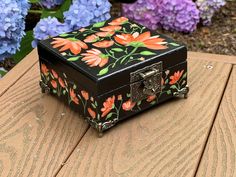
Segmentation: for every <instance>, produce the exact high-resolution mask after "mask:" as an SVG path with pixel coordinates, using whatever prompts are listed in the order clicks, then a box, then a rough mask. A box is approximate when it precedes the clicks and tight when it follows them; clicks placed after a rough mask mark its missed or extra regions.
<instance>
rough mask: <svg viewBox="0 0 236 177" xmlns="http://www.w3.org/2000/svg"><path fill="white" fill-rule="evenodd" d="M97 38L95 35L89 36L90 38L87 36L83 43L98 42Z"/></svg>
mask: <svg viewBox="0 0 236 177" xmlns="http://www.w3.org/2000/svg"><path fill="white" fill-rule="evenodd" d="M98 38H99V37H98V36H97V35H95V34H92V35H90V36H87V37H86V38H85V40H84V42H86V43H92V42H96V41H97V40H98Z"/></svg>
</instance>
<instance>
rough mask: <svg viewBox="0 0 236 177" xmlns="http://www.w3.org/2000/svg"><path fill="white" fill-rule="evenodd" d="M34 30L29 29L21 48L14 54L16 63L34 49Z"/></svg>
mask: <svg viewBox="0 0 236 177" xmlns="http://www.w3.org/2000/svg"><path fill="white" fill-rule="evenodd" d="M33 39H34V37H33V31H27V32H26V35H25V36H24V38H23V39H22V41H21V45H20V46H21V47H20V50H19V51H18V52H17V53H16V54H15V55H14V56H13V59H14V61H15V63H19V62H20V61H21V60H22V59H23V58H24V57H25V56H26V55H28V54H29V53H30V52H31V51H32V50H33V48H32V46H31V42H32V41H33Z"/></svg>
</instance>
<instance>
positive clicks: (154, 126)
mask: <svg viewBox="0 0 236 177" xmlns="http://www.w3.org/2000/svg"><path fill="white" fill-rule="evenodd" d="M209 64H210V65H212V66H213V68H212V69H207V67H206V66H207V65H209ZM189 65H190V66H189V68H190V72H189V76H190V79H189V83H190V89H191V92H190V95H189V99H187V100H184V99H182V100H181V99H180V100H173V101H172V102H168V103H165V104H162V105H160V106H159V107H158V108H156V109H151V110H149V111H147V112H146V113H143V114H141V115H138V116H136V117H135V118H133V119H130V120H127V121H125V122H123V123H121V124H120V125H117V126H116V127H114V128H112V129H111V130H109V131H108V132H106V133H105V135H104V137H102V138H97V132H96V131H94V130H93V129H91V128H90V129H89V131H87V133H86V134H85V136H84V137H83V139H82V140H81V142H80V143H79V145H78V146H77V148H76V149H75V150H74V152H73V153H72V155H71V157H70V158H69V159H68V161H67V162H66V163H65V166H63V168H62V169H61V170H60V171H59V173H58V176H65V177H69V176H83V177H91V176H93V177H100V176H112V177H117V176H122V177H127V176H135V177H144V176H145V177H146V176H168V177H170V176H176V177H179V176H184V177H186V176H190V177H192V176H194V174H195V172H196V169H197V166H198V163H199V160H200V157H201V155H202V153H203V148H204V147H205V144H206V140H207V137H208V135H209V131H210V127H211V126H212V123H213V120H214V117H215V114H216V112H217V109H218V105H219V102H220V100H221V98H222V95H223V92H224V88H225V85H226V83H227V80H228V77H229V74H230V71H231V68H232V65H231V64H223V63H216V62H215V63H214V62H213V63H212V62H210V63H209V62H207V61H203V60H202V61H197V60H190V64H189Z"/></svg>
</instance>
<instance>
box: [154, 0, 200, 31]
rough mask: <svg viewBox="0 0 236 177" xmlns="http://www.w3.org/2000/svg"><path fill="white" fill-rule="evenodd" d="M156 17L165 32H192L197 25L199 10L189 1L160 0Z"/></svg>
mask: <svg viewBox="0 0 236 177" xmlns="http://www.w3.org/2000/svg"><path fill="white" fill-rule="evenodd" d="M158 15H159V16H160V17H161V21H160V24H161V25H162V27H163V28H164V29H166V30H175V31H179V32H186V33H188V32H193V31H194V30H195V29H196V28H197V24H198V23H199V18H200V17H199V10H198V9H197V6H196V4H195V3H194V2H192V1H191V0H160V1H159V8H158Z"/></svg>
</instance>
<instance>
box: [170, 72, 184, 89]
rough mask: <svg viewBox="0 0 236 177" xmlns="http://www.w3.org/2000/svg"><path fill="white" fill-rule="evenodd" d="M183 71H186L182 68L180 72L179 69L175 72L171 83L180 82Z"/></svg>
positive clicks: (171, 77)
mask: <svg viewBox="0 0 236 177" xmlns="http://www.w3.org/2000/svg"><path fill="white" fill-rule="evenodd" d="M183 73H184V70H182V71H181V72H180V71H177V72H175V73H174V75H173V76H170V80H171V81H170V85H173V84H175V83H176V82H178V81H179V79H180V78H181V77H182V75H183Z"/></svg>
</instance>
